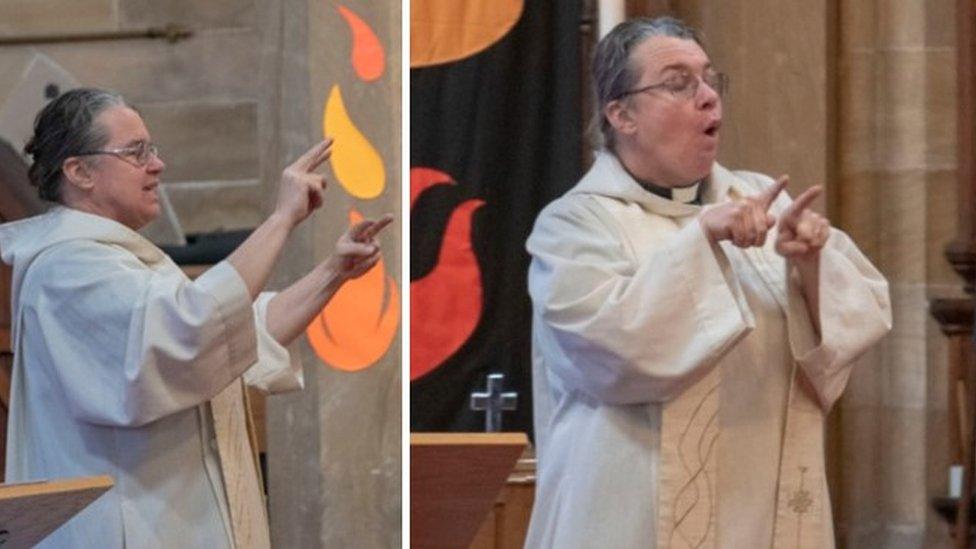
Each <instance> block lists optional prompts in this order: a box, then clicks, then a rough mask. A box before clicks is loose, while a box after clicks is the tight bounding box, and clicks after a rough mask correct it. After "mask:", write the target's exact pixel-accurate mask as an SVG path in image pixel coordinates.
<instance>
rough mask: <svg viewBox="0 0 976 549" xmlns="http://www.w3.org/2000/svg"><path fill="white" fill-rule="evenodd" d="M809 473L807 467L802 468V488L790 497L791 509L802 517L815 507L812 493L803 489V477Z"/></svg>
mask: <svg viewBox="0 0 976 549" xmlns="http://www.w3.org/2000/svg"><path fill="white" fill-rule="evenodd" d="M806 472H807V468H806V467H800V488H799V489H798V490H796V491H794V492H793V495H792V496H790V501H789V502H788V503H789V505H790V509H792V510H793V512H794V513H796V514H798V515H802V514H803V513H806V512H807V511H809V510H810V507H811V506H812V505H813V498H812V497H811V496H810V491H809V490H807V489H806V488H804V487H803V477H804V475H805V474H806Z"/></svg>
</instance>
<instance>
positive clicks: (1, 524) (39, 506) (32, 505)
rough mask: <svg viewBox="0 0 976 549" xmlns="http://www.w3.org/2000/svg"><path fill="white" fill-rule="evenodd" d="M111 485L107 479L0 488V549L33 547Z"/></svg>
mask: <svg viewBox="0 0 976 549" xmlns="http://www.w3.org/2000/svg"><path fill="white" fill-rule="evenodd" d="M112 485H113V483H112V478H111V477H108V476H99V477H84V478H76V479H68V480H57V481H44V482H25V483H22V484H2V485H0V547H3V549H10V548H21V547H23V548H26V547H33V546H34V545H36V544H38V543H40V541H41V540H43V539H44V538H46V537H47V536H48V534H50V533H51V532H53V531H55V530H57V529H58V528H59V527H60V526H61V525H62V524H64V523H65V522H68V520H69V519H71V517H73V516H75V515H77V514H78V512H79V511H81V510H82V509H84V508H85V507H87V506H88V504H89V503H91V502H93V501H95V500H96V499H98V497H99V496H101V495H102V494H104V493H105V492H106V491H108V490H109V489H110V488H112Z"/></svg>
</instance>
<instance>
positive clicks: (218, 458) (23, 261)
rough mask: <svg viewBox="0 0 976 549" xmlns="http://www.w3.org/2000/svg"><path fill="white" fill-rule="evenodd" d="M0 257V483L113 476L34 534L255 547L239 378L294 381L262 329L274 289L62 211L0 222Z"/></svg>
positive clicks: (257, 500) (259, 530) (253, 480)
mask: <svg viewBox="0 0 976 549" xmlns="http://www.w3.org/2000/svg"><path fill="white" fill-rule="evenodd" d="M0 254H2V258H3V260H4V261H5V262H6V263H9V264H12V265H13V267H14V276H13V284H12V293H13V305H14V307H13V331H12V335H13V348H14V366H13V379H12V384H11V400H10V418H9V435H8V444H7V470H6V474H7V480H8V481H10V482H18V481H30V480H37V479H50V478H63V477H72V476H86V475H100V474H108V475H111V476H112V477H113V478H114V479H115V487H114V488H112V489H111V490H109V491H108V492H107V493H106V494H105V495H103V496H102V497H101V498H99V499H98V500H96V501H95V502H94V503H93V504H92V505H90V506H89V507H88V508H86V509H85V510H83V511H82V512H81V513H79V514H78V515H77V516H75V517H74V518H73V519H71V520H70V521H68V522H67V523H66V524H65V526H64V527H62V528H60V529H59V530H57V531H56V532H54V533H53V534H52V535H51V536H50V537H48V538H47V539H46V540H45V541H44V542H43V543H42V544H41V545H40V546H41V547H58V548H63V547H106V548H122V547H129V548H143V547H146V548H155V547H208V548H209V549H217V548H221V547H240V548H252V547H254V548H265V547H269V546H270V543H269V540H268V527H267V517H266V513H265V507H264V501H263V495H262V491H261V481H260V476H259V474H258V470H257V468H256V467H257V465H256V464H257V462H256V460H255V456H254V454H253V446H252V444H251V443H250V441H249V440H248V427H247V414H246V406H247V404H246V400H245V393H244V384H245V383H246V384H247V385H249V386H252V387H256V388H258V389H261V390H263V391H267V392H281V391H287V390H293V389H298V388H300V387H301V385H302V370H301V365H300V364H299V363H298V361H296V360H292V358H291V357H290V355H289V353H288V351H287V349H285V348H284V347H282V346H281V345H279V344H278V343H277V342H276V341H275V340H274V338H272V337H271V335H270V334H269V333H268V331H267V329H266V313H267V306H268V303H269V302H270V300H271V298H272V297H273V294H270V293H265V294H261V295H260V296H259V297H258V299H257V300H256V301H255V302H254V303H251V300H250V297H249V295H248V292H247V288H246V286H245V285H244V283H243V281H242V280H241V278H240V276H239V275H238V274H237V272H236V271H235V270H234V268H233V267H232V266H231V265H230V264H228V263H226V262H222V263H219V264H217V265H215V266H214V267H213V268H211V269H210V270H208V271H207V272H206V273H204V274H203V275H201V276H200V277H199V278H197V279H196V280H194V281H190V280H189V279H188V278H187V277H186V275H185V274H184V273H183V271H182V270H180V268H179V267H177V266H176V265H175V264H174V263H173V262H172V261H171V260H170V259H169V258H168V257H167V256H166V255H165V254H164V253H162V251H160V250H159V249H158V248H157V247H156V246H154V245H153V244H152V243H150V242H149V241H147V240H146V239H144V238H142V237H141V236H140V235H139V234H137V233H135V232H134V231H131V230H130V229H128V228H127V227H125V226H123V225H121V224H119V223H116V222H115V221H112V220H109V219H106V218H103V217H99V216H95V215H91V214H87V213H83V212H79V211H76V210H72V209H69V208H64V207H55V208H53V209H52V210H51V211H50V212H48V213H46V214H43V215H40V216H36V217H33V218H29V219H26V220H23V221H18V222H15V223H9V224H6V225H2V226H0ZM242 380H243V383H242ZM211 399H213V401H212V402H211Z"/></svg>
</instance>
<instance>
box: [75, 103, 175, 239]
mask: <svg viewBox="0 0 976 549" xmlns="http://www.w3.org/2000/svg"><path fill="white" fill-rule="evenodd" d="M95 123H96V124H100V125H101V126H102V128H103V129H104V130H105V132H106V133H107V135H108V137H109V138H108V142H107V143H106V144H105V146H104V147H102V148H101V150H103V151H125V152H123V153H117V154H102V155H98V156H93V157H92V159H93V162H92V163H91V165H92V168H91V169H92V183H93V185H92V191H91V196H90V199H91V201H92V204H93V205H95V207H96V208H97V211H98V213H100V214H101V215H104V216H106V217H109V218H111V219H114V220H116V221H118V222H119V223H122V224H123V225H126V226H127V227H129V228H131V229H133V230H138V229H140V228H142V227H144V226H145V225H146V224H148V223H149V222H150V221H152V220H153V219H155V218H156V216H158V215H159V208H160V206H159V176H160V174H162V172H163V170H164V169H165V168H166V165H165V164H163V161H162V160H160V159H159V157H158V156H156V155H155V154H150V155H148V160H147V161H146V162H145V163H144V164H142V163H141V162H140V161H139V159H138V158H137V154H136V151H138V150H139V148H140V147H147V146H149V145H151V144H152V140H151V138H150V136H149V131H148V130H147V129H146V125H145V124H144V123H143V121H142V117H140V116H139V114H138V113H136V112H135V111H134V110H132V109H130V108H128V107H123V106H116V107H109V108H108V109H106V110H105V111H102V113H101V114H99V115H98V116H97V117H96V118H95Z"/></svg>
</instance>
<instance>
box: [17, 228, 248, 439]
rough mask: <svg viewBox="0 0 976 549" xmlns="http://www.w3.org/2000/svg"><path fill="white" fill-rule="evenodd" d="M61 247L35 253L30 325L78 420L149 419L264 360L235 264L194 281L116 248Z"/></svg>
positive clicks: (126, 422)
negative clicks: (150, 266) (150, 265)
mask: <svg viewBox="0 0 976 549" xmlns="http://www.w3.org/2000/svg"><path fill="white" fill-rule="evenodd" d="M54 252H58V253H57V255H58V257H57V259H56V260H49V261H43V262H42V261H41V260H40V259H39V260H38V263H41V264H40V265H37V266H36V270H35V272H34V273H33V276H34V277H36V278H35V280H37V282H36V284H34V285H35V286H36V290H35V291H34V292H32V293H34V295H35V298H34V299H31V301H30V302H29V303H27V304H25V305H26V308H25V315H26V316H25V327H24V329H25V333H26V332H30V331H31V330H34V331H35V333H34V334H29V333H28V334H27V335H28V336H29V337H39V338H43V342H44V344H43V345H41V346H39V347H40V348H41V349H43V351H39V352H42V353H46V356H41V357H38V358H39V363H40V364H41V366H42V367H44V368H46V369H48V370H49V374H50V375H51V377H53V378H54V379H56V380H57V381H58V384H59V385H60V387H61V388H62V389H63V396H64V398H66V399H67V403H68V407H69V409H70V410H71V411H72V413H73V415H74V416H76V417H77V418H78V419H79V420H82V421H87V422H91V423H95V424H102V425H113V426H139V425H143V424H146V423H149V422H151V421H153V420H156V419H158V418H161V417H163V416H166V415H168V414H172V413H174V412H177V411H180V410H184V409H187V408H190V407H193V406H196V405H198V404H201V403H203V402H206V401H208V400H210V399H211V398H212V397H214V396H215V395H216V394H217V393H218V392H220V391H221V390H222V389H223V388H224V387H226V386H227V385H228V384H230V382H231V381H233V380H234V379H235V378H237V377H239V376H241V375H242V374H243V373H244V371H245V369H247V368H248V367H249V366H250V365H251V364H253V363H254V362H255V361H256V360H257V356H258V354H257V346H256V343H255V322H254V314H253V312H252V308H251V300H250V296H249V294H248V291H247V288H246V286H245V285H244V282H243V280H242V279H241V278H240V276H239V275H238V273H237V271H236V270H235V269H234V268H233V267H232V266H231V265H230V264H229V263H227V262H221V263H218V264H217V265H215V266H214V267H213V268H211V269H210V270H208V271H207V272H206V273H204V274H203V275H202V276H200V277H199V278H197V279H196V280H195V281H192V282H191V281H190V280H189V279H187V278H186V277H185V276H184V275H183V273H182V272H180V271H179V270H178V269H176V268H175V267H174V268H172V269H167V270H166V272H165V273H160V272H157V271H153V270H150V269H148V268H147V267H146V266H145V265H143V264H142V263H141V262H140V261H139V260H138V259H137V258H136V257H135V256H133V255H132V254H130V253H128V252H126V251H125V250H122V249H120V248H116V247H114V246H108V245H103V244H97V243H93V242H89V243H85V244H82V245H76V246H73V247H72V248H71V249H70V250H54ZM49 255H51V256H53V255H54V254H49ZM48 259H53V257H49V258H48Z"/></svg>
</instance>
